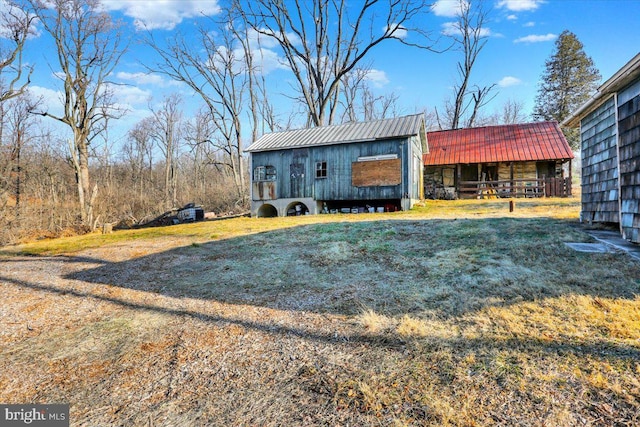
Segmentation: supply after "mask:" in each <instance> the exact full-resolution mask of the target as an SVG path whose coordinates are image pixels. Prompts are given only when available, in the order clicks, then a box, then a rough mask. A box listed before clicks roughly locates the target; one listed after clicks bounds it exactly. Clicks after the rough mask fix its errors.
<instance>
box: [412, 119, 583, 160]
mask: <svg viewBox="0 0 640 427" xmlns="http://www.w3.org/2000/svg"><path fill="white" fill-rule="evenodd" d="M427 142H428V145H429V153H428V154H425V155H424V156H423V161H424V164H425V165H426V166H433V165H451V164H460V163H494V162H523V161H540V160H560V159H572V158H573V157H574V156H573V153H572V152H571V148H570V147H569V144H568V143H567V140H566V139H565V137H564V135H563V134H562V131H561V130H560V128H559V127H558V124H557V123H555V122H537V123H526V124H518V125H502V126H487V127H482V128H470V129H456V130H447V131H438V132H428V133H427Z"/></svg>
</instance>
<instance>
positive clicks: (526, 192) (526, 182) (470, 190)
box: [458, 177, 571, 199]
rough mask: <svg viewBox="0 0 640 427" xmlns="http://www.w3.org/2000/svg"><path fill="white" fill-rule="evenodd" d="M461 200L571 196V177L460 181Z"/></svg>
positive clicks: (459, 193) (459, 194)
mask: <svg viewBox="0 0 640 427" xmlns="http://www.w3.org/2000/svg"><path fill="white" fill-rule="evenodd" d="M458 196H459V197H460V198H461V199H497V198H522V197H527V198H533V197H569V196H571V177H567V178H565V177H554V178H546V177H543V178H539V179H529V178H527V179H510V180H495V181H486V180H485V181H460V182H459V186H458Z"/></svg>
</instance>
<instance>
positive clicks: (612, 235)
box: [585, 230, 640, 261]
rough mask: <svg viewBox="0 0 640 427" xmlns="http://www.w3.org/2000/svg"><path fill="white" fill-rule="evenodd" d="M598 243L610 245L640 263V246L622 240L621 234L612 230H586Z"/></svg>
mask: <svg viewBox="0 0 640 427" xmlns="http://www.w3.org/2000/svg"><path fill="white" fill-rule="evenodd" d="M585 231H586V232H587V233H588V234H589V235H590V236H591V237H593V238H594V239H596V240H597V241H598V242H600V243H602V244H605V245H608V246H610V247H612V248H614V249H617V250H619V251H624V252H626V253H628V254H629V255H630V256H631V257H633V258H634V259H636V260H638V261H640V245H636V244H633V243H631V242H629V241H628V240H625V239H623V238H622V236H621V235H620V233H618V232H617V231H611V230H585Z"/></svg>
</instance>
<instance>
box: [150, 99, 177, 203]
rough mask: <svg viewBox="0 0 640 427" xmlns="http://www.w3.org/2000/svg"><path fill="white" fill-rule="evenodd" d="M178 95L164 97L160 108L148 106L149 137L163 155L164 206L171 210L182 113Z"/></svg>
mask: <svg viewBox="0 0 640 427" xmlns="http://www.w3.org/2000/svg"><path fill="white" fill-rule="evenodd" d="M181 103H182V98H181V97H180V95H177V94H172V95H169V96H166V97H165V98H164V100H163V101H162V104H161V106H160V108H154V107H153V106H149V109H150V110H151V113H152V114H153V116H152V117H153V126H151V127H150V136H151V138H152V139H153V140H154V141H155V142H156V144H157V146H158V148H160V151H162V154H163V155H164V205H165V208H167V209H171V208H174V207H176V206H177V203H178V202H177V186H176V183H177V173H178V171H177V162H176V159H177V157H178V155H179V151H180V143H181V139H182V113H181V112H180V104H181Z"/></svg>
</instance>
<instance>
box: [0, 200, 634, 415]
mask: <svg viewBox="0 0 640 427" xmlns="http://www.w3.org/2000/svg"><path fill="white" fill-rule="evenodd" d="M516 203H517V204H516V212H513V213H509V212H508V206H506V209H505V206H504V201H495V202H494V201H489V203H487V202H480V201H454V202H427V203H425V205H424V206H423V207H419V208H417V209H415V210H413V211H411V212H406V213H404V212H403V213H396V214H371V215H369V214H363V215H322V216H320V215H319V216H313V217H312V216H307V217H296V218H286V219H248V218H239V219H233V220H228V221H217V222H211V223H198V224H191V225H186V226H177V227H168V228H166V229H163V230H156V231H153V232H151V231H147V230H138V231H130V232H117V233H114V235H108V236H100V235H95V236H85V237H83V238H69V239H64V240H62V241H50V242H36V243H34V244H31V245H25V246H20V247H13V248H9V249H6V250H5V251H4V256H3V257H1V258H0V288H1V289H0V292H2V294H3V305H2V307H1V308H0V325H1V328H0V342H1V343H2V350H0V401H2V402H7V403H18V402H63V403H71V419H72V425H74V426H75V425H78V426H79V425H141V426H142V425H144V426H149V425H165V426H183V425H194V426H198V425H202V426H205V425H239V426H243V425H244V426H254V425H261V426H271V425H273V426H276V425H332V426H333V425H381V426H388V425H391V426H414V425H433V426H446V425H449V426H481V425H482V426H484V425H527V426H547V425H553V426H575V425H593V426H600V425H602V426H609V425H620V426H624V425H629V426H631V425H638V424H639V423H640V419H639V415H638V414H639V413H640V381H639V380H638V378H639V377H640V265H639V263H637V262H635V261H633V260H632V259H631V258H628V257H627V256H626V255H622V254H585V253H576V252H571V251H569V250H568V249H567V248H566V247H565V245H564V244H563V242H565V241H574V242H577V241H585V242H586V241H589V239H590V238H589V236H588V235H587V234H585V233H584V232H583V231H582V230H581V229H580V227H579V226H578V225H577V221H576V218H577V211H578V207H577V200H573V199H562V200H553V199H551V200H523V201H517V202H516ZM109 236H111V237H109ZM35 254H46V255H38V256H34V255H35ZM25 255H31V256H25Z"/></svg>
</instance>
